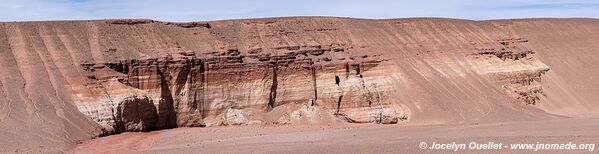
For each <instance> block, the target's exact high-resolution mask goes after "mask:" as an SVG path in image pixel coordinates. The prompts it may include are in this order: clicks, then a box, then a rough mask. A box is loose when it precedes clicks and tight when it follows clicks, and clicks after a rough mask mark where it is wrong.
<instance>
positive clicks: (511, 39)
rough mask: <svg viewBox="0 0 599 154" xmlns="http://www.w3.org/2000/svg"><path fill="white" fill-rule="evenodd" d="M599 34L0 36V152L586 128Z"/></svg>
mask: <svg viewBox="0 0 599 154" xmlns="http://www.w3.org/2000/svg"><path fill="white" fill-rule="evenodd" d="M597 25H599V24H597V21H596V20H590V19H589V20H586V19H571V20H566V19H564V20H563V21H562V20H557V19H538V20H514V21H511V20H506V21H468V20H455V19H394V20H367V19H348V18H332V17H294V18H272V19H251V20H227V21H210V22H191V23H173V22H160V21H153V20H98V21H57V22H26V23H1V24H0V29H1V30H0V89H1V91H0V103H2V104H1V105H0V113H1V114H0V120H2V121H1V122H0V128H1V129H2V130H3V131H0V137H4V138H12V139H15V140H14V142H10V143H9V144H0V152H5V151H2V150H4V149H21V150H22V149H31V147H39V148H35V149H32V150H44V151H53V150H54V151H60V149H64V148H65V147H68V146H70V145H72V144H73V143H76V142H78V141H80V140H84V139H88V138H91V137H94V136H98V135H100V134H110V133H118V132H123V131H150V130H156V129H163V128H173V127H205V126H218V125H283V124H332V123H348V122H353V123H384V124H394V123H402V124H406V125H410V124H419V125H420V124H456V123H481V122H498V121H513V120H538V119H547V118H553V117H555V116H553V115H550V114H547V113H546V112H549V113H552V114H558V115H562V116H574V117H577V116H594V115H596V114H597V112H596V110H597V109H598V108H599V107H597V105H595V104H594V103H592V102H593V101H594V100H596V97H597V96H596V95H595V94H596V93H597V92H598V91H597V89H596V88H595V87H597V83H599V82H596V79H597V78H593V76H597V72H596V71H589V70H590V69H589V68H592V67H594V66H597V65H599V64H597V63H596V62H595V61H596V60H595V59H593V57H596V56H597V54H596V52H594V50H595V49H596V48H597V45H596V43H594V42H593V40H597V39H599V38H598V37H597V36H599V35H597V34H596V33H597V32H599V26H597ZM545 42H549V43H545ZM23 131H25V132H27V133H22V132H23ZM48 145H55V146H52V147H53V149H47V148H44V147H49V146H48ZM11 151H14V150H11ZM30 152H31V150H30Z"/></svg>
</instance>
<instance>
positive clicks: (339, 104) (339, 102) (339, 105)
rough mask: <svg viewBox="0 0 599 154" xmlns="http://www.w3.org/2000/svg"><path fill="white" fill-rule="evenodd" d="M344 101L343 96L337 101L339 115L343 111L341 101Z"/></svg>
mask: <svg viewBox="0 0 599 154" xmlns="http://www.w3.org/2000/svg"><path fill="white" fill-rule="evenodd" d="M342 99H343V95H341V96H339V99H338V100H337V114H339V111H340V110H341V100H342Z"/></svg>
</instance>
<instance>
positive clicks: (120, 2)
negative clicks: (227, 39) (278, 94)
mask: <svg viewBox="0 0 599 154" xmlns="http://www.w3.org/2000/svg"><path fill="white" fill-rule="evenodd" d="M0 1H1V2H0V21H35V20H72V19H107V18H108V19H114V18H147V19H155V20H162V21H206V20H221V19H239V18H263V17H282V16H340V17H355V18H373V19H383V18H407V17H446V18H462V19H473V20H485V19H505V18H544V17H553V18H569V17H576V18H599V0H295V1H283V0H208V1H202V0H168V1H160V0H0Z"/></svg>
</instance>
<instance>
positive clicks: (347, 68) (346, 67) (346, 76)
mask: <svg viewBox="0 0 599 154" xmlns="http://www.w3.org/2000/svg"><path fill="white" fill-rule="evenodd" d="M345 78H346V79H347V78H349V63H345Z"/></svg>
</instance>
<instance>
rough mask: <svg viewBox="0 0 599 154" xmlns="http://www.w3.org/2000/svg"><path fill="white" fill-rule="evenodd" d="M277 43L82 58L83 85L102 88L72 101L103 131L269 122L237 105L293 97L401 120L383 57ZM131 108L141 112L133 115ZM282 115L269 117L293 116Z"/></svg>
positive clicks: (363, 118) (358, 117)
mask: <svg viewBox="0 0 599 154" xmlns="http://www.w3.org/2000/svg"><path fill="white" fill-rule="evenodd" d="M277 49H278V50H286V51H287V52H285V54H284V55H278V56H272V55H270V54H261V53H260V52H254V53H253V54H249V55H242V54H240V52H239V51H237V50H235V49H231V50H225V51H222V52H216V53H211V54H209V55H206V56H204V57H201V58H198V57H197V56H196V55H195V54H194V53H190V52H181V53H179V54H177V55H173V56H168V57H162V58H157V59H141V60H136V59H132V60H122V61H119V62H114V63H100V64H82V68H83V70H84V71H85V72H86V73H87V80H86V82H87V83H86V84H85V85H86V87H88V88H89V89H92V90H94V91H96V92H97V93H98V94H100V95H98V96H94V97H81V98H77V100H90V102H78V103H77V104H79V105H78V107H79V109H80V110H81V111H82V112H83V113H84V114H86V115H87V116H90V117H92V118H93V119H94V120H96V121H97V122H98V123H100V124H101V125H102V126H104V127H105V130H106V133H113V132H122V131H147V130H151V129H162V128H171V127H185V126H206V125H210V126H211V125H236V124H267V121H268V120H266V119H265V118H262V119H254V120H252V121H247V120H244V119H245V117H244V115H243V114H242V113H243V112H242V111H244V110H242V109H254V112H270V111H272V110H274V109H275V108H278V107H279V106H284V105H286V104H297V103H299V104H306V105H309V106H310V107H313V108H318V109H317V110H322V112H325V111H326V112H328V113H329V114H330V115H331V116H332V115H337V116H339V117H342V119H346V120H347V121H348V122H360V123H398V121H399V119H400V115H402V111H401V108H399V107H398V106H394V105H392V104H390V102H387V101H385V100H384V98H383V97H387V96H388V95H389V91H390V90H391V88H390V86H389V82H390V81H389V79H388V78H387V77H384V76H383V73H382V72H383V71H385V70H384V67H381V68H378V66H380V65H385V64H384V62H385V59H382V58H378V57H377V56H362V57H361V58H360V59H356V58H354V59H347V60H343V61H342V60H335V61H332V60H331V58H328V57H326V56H325V54H327V55H330V54H335V53H339V52H343V48H339V47H331V46H303V47H299V46H290V47H278V48H277ZM322 59H325V60H322ZM326 59H329V60H326ZM138 97H141V99H140V98H138ZM98 98H104V99H98ZM98 105H101V106H99V107H98ZM151 107H154V109H153V110H151V109H150V108H151ZM283 110H285V109H283ZM131 111H138V112H144V113H138V114H133V115H131V113H129V112H131ZM293 111H294V110H289V111H285V113H288V112H289V113H291V112H293ZM145 112H148V113H145ZM123 113H127V115H126V116H125V115H123ZM402 116H403V117H404V118H405V117H406V115H405V114H403V115H402ZM284 117H285V116H282V115H281V116H280V118H284ZM123 118H125V119H123ZM113 119H115V120H113ZM285 119H289V118H285ZM403 120H405V119H403ZM206 121H209V122H208V123H207V122H206ZM285 121H286V122H280V121H279V122H271V123H279V124H289V123H291V121H290V120H285Z"/></svg>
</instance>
